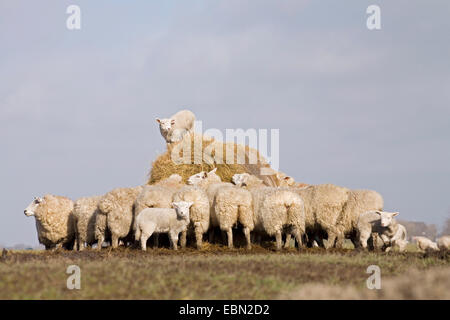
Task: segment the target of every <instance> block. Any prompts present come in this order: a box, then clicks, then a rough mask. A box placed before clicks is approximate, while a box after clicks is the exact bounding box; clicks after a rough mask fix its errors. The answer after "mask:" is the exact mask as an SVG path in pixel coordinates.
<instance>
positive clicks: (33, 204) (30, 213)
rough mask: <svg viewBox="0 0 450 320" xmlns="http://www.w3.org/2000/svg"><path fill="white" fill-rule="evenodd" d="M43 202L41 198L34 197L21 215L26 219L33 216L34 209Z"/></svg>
mask: <svg viewBox="0 0 450 320" xmlns="http://www.w3.org/2000/svg"><path fill="white" fill-rule="evenodd" d="M43 201H44V199H42V198H41V197H34V199H33V201H31V203H30V204H29V205H28V207H27V208H26V209H25V210H24V211H23V213H24V214H25V215H26V216H27V217H32V216H34V214H35V212H36V209H37V208H38V207H39V205H40V204H41V203H42V202H43Z"/></svg>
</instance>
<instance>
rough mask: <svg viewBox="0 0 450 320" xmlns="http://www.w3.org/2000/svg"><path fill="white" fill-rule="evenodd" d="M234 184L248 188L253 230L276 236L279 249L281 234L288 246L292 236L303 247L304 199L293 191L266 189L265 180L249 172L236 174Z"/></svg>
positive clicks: (299, 246)
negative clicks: (284, 234)
mask: <svg viewBox="0 0 450 320" xmlns="http://www.w3.org/2000/svg"><path fill="white" fill-rule="evenodd" d="M232 181H233V183H234V184H235V185H237V186H239V187H247V188H248V190H249V191H250V193H251V195H252V200H253V217H254V229H255V231H257V232H264V233H267V234H268V235H269V236H275V239H276V248H277V250H280V249H281V244H282V234H283V233H286V244H287V245H288V242H289V241H290V236H291V235H293V236H294V237H295V240H296V241H297V243H298V248H299V249H300V248H301V247H302V235H303V234H304V233H305V207H304V204H303V201H302V199H301V197H300V196H299V195H298V194H296V193H295V192H293V191H291V190H290V189H286V188H285V189H282V188H275V187H267V186H264V184H263V182H262V180H260V179H258V178H257V177H255V176H253V175H249V174H248V173H242V174H235V175H233V177H232Z"/></svg>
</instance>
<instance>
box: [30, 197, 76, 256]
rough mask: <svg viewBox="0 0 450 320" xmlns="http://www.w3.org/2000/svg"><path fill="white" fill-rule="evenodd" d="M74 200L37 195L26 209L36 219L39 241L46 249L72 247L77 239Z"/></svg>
mask: <svg viewBox="0 0 450 320" xmlns="http://www.w3.org/2000/svg"><path fill="white" fill-rule="evenodd" d="M72 212H73V201H72V200H70V199H68V198H66V197H61V196H54V195H50V194H47V195H45V196H44V197H43V198H40V197H35V198H34V200H33V201H32V202H31V203H30V204H29V205H28V207H27V208H26V209H25V210H24V213H25V215H26V216H27V217H32V216H34V218H35V219H36V229H37V234H38V239H39V242H40V243H42V244H43V245H44V246H45V249H46V250H49V249H59V248H61V247H63V246H64V247H65V248H67V249H72V247H73V243H74V239H75V224H74V220H73V215H72Z"/></svg>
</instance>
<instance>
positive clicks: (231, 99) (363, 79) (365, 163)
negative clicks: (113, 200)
mask: <svg viewBox="0 0 450 320" xmlns="http://www.w3.org/2000/svg"><path fill="white" fill-rule="evenodd" d="M342 3H343V2H338V1H331V0H330V1H320V2H319V1H306V0H305V1H302V0H296V1H294V0H289V1H286V0H277V1H269V0H259V1H257V0H254V1H243V0H239V1H238V0H227V1H111V0H108V1H106V0H103V1H86V0H85V1H50V0H41V1H23V0H14V1H12V0H1V1H0V137H1V138H0V148H1V150H2V157H0V170H1V171H0V194H1V195H2V196H1V199H2V200H3V201H2V202H3V210H2V211H1V212H0V218H1V223H0V243H1V244H5V245H12V244H16V243H19V242H22V243H28V244H37V237H36V231H35V225H34V221H33V219H32V218H26V217H25V216H24V214H23V209H24V208H25V207H26V206H27V205H28V203H29V202H30V201H31V199H32V197H33V196H39V195H43V194H45V193H54V194H59V195H65V196H68V197H70V198H73V199H76V198H78V197H80V196H87V195H95V194H104V193H105V192H107V191H109V190H110V189H112V188H115V187H120V186H133V185H137V184H142V183H144V182H145V181H146V175H147V173H148V171H149V169H150V163H151V161H152V160H154V158H155V156H156V155H157V153H161V152H162V151H163V150H164V143H163V140H162V138H161V137H160V135H159V131H158V128H157V126H156V122H155V118H156V117H165V116H169V115H170V114H172V113H173V112H175V111H177V110H179V109H181V108H190V109H192V110H193V111H194V112H195V113H196V115H197V118H199V119H201V120H203V126H204V128H205V129H206V128H219V129H223V130H224V129H225V128H244V129H247V128H257V129H259V128H266V129H271V128H278V129H280V140H281V141H280V142H281V145H280V165H281V169H282V170H283V171H285V172H287V173H288V174H290V175H292V176H293V177H294V178H295V179H296V180H297V181H303V182H308V183H326V182H330V183H335V184H339V185H343V186H347V187H350V188H373V189H376V190H378V191H379V192H380V193H381V194H382V195H383V196H384V198H385V203H386V209H387V210H396V211H400V215H401V218H402V219H407V220H422V221H426V222H428V223H436V224H438V225H439V224H442V222H443V221H444V219H445V218H446V217H447V216H448V214H449V210H450V200H449V190H450V165H449V163H450V72H449V71H450V63H449V57H450V41H449V40H450V39H449V38H450V32H449V31H450V19H449V15H450V3H448V2H444V1H426V2H425V1H377V2H373V1H359V0H358V1H357V0H354V1H346V2H345V3H346V5H345V6H343V5H342ZM373 3H377V4H379V5H380V7H381V14H382V30H380V31H369V30H367V28H366V26H365V23H366V22H365V21H366V17H367V15H366V14H365V11H366V8H367V6H368V5H369V4H373ZM69 4H78V5H79V6H80V7H81V10H82V29H81V30H79V31H69V30H67V29H66V19H67V16H68V15H67V14H66V13H65V11H66V8H67V6H68V5H69Z"/></svg>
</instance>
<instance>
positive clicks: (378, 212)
mask: <svg viewBox="0 0 450 320" xmlns="http://www.w3.org/2000/svg"><path fill="white" fill-rule="evenodd" d="M382 212H383V211H375V213H377V214H379V215H381V213H382Z"/></svg>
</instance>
